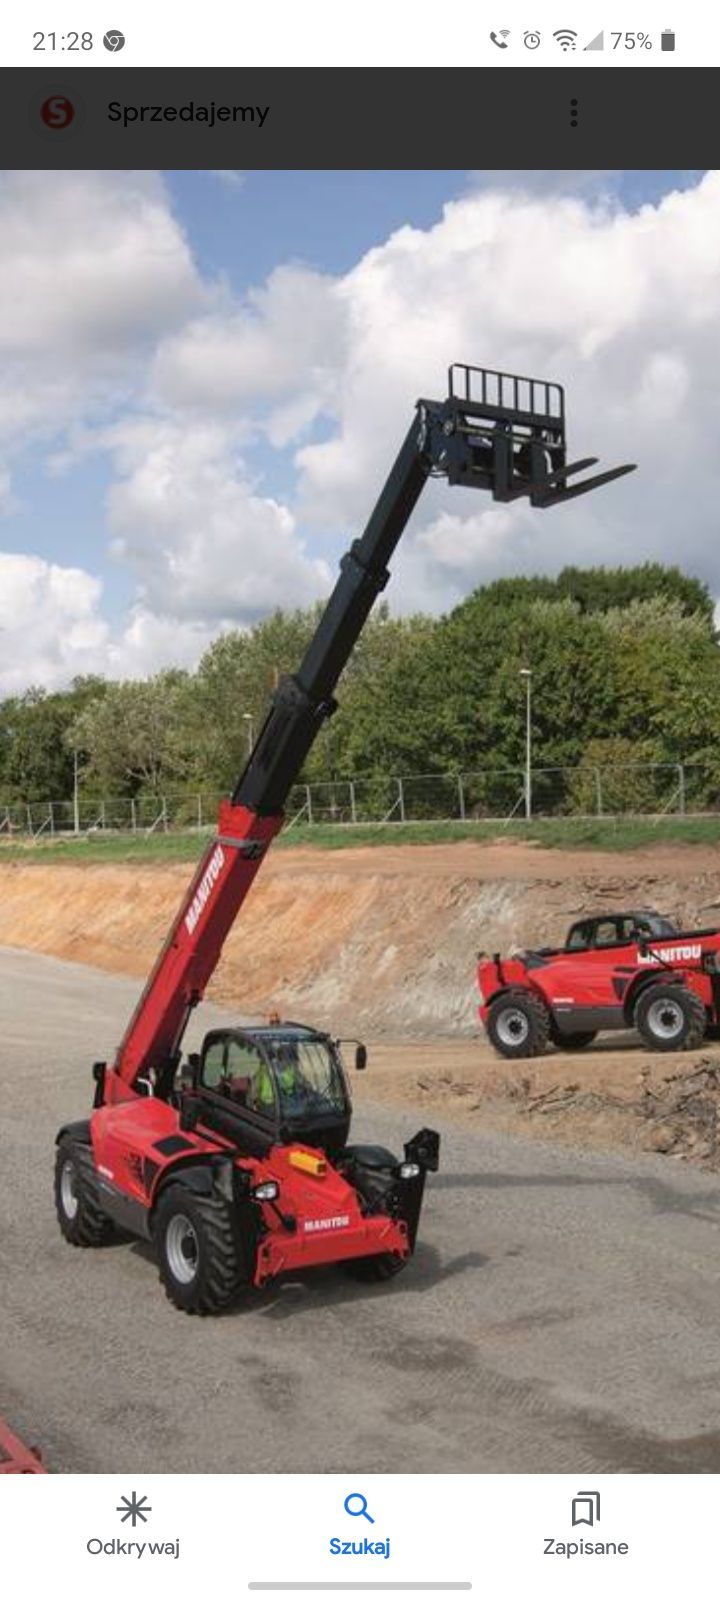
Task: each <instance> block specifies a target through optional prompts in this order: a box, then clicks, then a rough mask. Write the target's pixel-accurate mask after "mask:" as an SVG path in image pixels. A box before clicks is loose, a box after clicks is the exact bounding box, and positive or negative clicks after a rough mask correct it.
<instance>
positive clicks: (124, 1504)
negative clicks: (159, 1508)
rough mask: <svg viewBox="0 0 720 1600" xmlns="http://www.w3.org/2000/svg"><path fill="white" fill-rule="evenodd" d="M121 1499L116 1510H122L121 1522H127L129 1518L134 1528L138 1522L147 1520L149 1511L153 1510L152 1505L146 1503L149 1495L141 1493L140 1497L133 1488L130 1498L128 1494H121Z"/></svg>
mask: <svg viewBox="0 0 720 1600" xmlns="http://www.w3.org/2000/svg"><path fill="white" fill-rule="evenodd" d="M120 1501H121V1504H120V1505H119V1506H116V1507H115V1510H116V1511H119V1512H120V1521H121V1522H127V1520H128V1518H129V1519H130V1522H131V1523H132V1526H133V1528H134V1527H135V1524H136V1522H147V1516H148V1512H149V1511H152V1506H149V1505H147V1504H146V1501H147V1495H141V1497H140V1499H138V1497H137V1495H136V1493H135V1490H134V1489H133V1492H132V1494H131V1496H130V1499H129V1500H128V1498H127V1495H124V1494H121V1496H120Z"/></svg>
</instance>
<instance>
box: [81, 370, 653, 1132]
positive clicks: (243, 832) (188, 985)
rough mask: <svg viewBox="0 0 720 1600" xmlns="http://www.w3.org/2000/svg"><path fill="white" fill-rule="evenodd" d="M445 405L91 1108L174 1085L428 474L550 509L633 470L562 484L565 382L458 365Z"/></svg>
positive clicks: (268, 738) (208, 856)
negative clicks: (192, 1018)
mask: <svg viewBox="0 0 720 1600" xmlns="http://www.w3.org/2000/svg"><path fill="white" fill-rule="evenodd" d="M448 391H449V392H448V397H447V399H446V400H444V401H442V402H438V401H432V400H419V401H418V402H417V406H416V409H415V414H414V416H413V420H412V422H411V424H410V427H409V429H408V432H407V434H406V436H405V439H404V441H403V443H402V445H401V447H400V449H399V451H398V454H397V456H396V458H395V461H394V463H393V465H392V467H391V469H390V472H389V473H388V476H387V479H386V481H385V484H384V486H383V488H382V490H381V492H380V495H379V497H378V500H377V502H376V505H375V507H374V510H373V512H372V514H371V516H370V519H369V521H368V523H367V526H366V528H365V530H364V532H363V533H362V535H361V536H360V538H358V539H356V540H354V542H353V544H352V545H351V546H350V549H349V550H348V551H347V553H346V554H345V555H344V556H343V558H342V560H341V563H340V575H339V577H338V580H337V582H336V584H335V588H334V589H333V592H332V594H331V596H330V599H329V600H328V603H327V605H326V607H325V610H324V611H323V613H322V616H321V618H320V621H319V623H318V626H317V629H316V631H315V634H314V636H313V638H312V639H311V641H310V644H309V645H308V647H307V650H306V652H305V655H304V657H303V660H302V662H301V664H300V667H299V668H298V671H297V672H296V673H295V674H293V675H292V676H290V677H285V678H283V679H281V681H280V684H279V685H278V688H277V690H276V692H275V695H274V697H273V700H272V702H271V705H270V709H269V711H268V715H267V717H266V719H265V722H264V723H263V726H262V728H261V729H260V732H259V734H258V737H257V740H256V743H255V746H254V748H253V750H252V752H251V754H250V757H249V759H248V762H247V765H246V767H245V769H244V771H243V772H242V773H241V775H240V777H239V779H238V782H237V784H236V787H235V790H234V792H233V795H232V799H231V800H230V801H229V802H228V801H226V802H223V805H222V806H221V809H220V816H219V821H218V832H217V835H216V837H215V838H214V839H213V840H212V841H211V842H210V844H209V845H208V848H207V850H206V851H205V853H204V855H203V857H202V860H201V862H200V865H199V866H198V868H197V871H196V873H195V876H194V878H193V880H192V882H191V884H190V887H189V889H188V891H187V894H186V895H185V897H184V899H183V902H182V904H181V906H180V909H179V911H178V913H177V915H176V917H175V920H174V922H173V925H172V927H171V929H170V932H169V934H168V937H167V939H166V941H165V944H164V946H163V948H162V950H161V952H160V955H159V956H158V959H157V961H156V963H155V966H154V968H153V970H152V972H151V974H150V977H149V979H148V982H147V984H146V986H145V989H144V991H143V993H142V995H141V997H140V1000H139V1002H138V1005H137V1006H136V1008H135V1011H134V1013H133V1016H132V1018H131V1020H130V1023H129V1025H128V1028H127V1030H126V1032H125V1035H124V1038H123V1040H122V1042H121V1044H120V1047H119V1049H118V1052H117V1055H116V1058H115V1064H114V1071H113V1072H111V1073H109V1074H107V1075H105V1077H103V1078H102V1079H101V1081H100V1082H99V1085H98V1095H97V1103H99V1104H100V1103H102V1102H103V1099H105V1100H114V1099H124V1098H127V1097H128V1095H132V1094H133V1093H134V1092H136V1086H137V1084H138V1079H140V1078H142V1077H143V1076H144V1075H145V1074H146V1073H148V1072H152V1073H153V1074H154V1077H155V1086H156V1091H158V1092H160V1093H162V1092H167V1090H168V1089H169V1087H170V1085H171V1082H172V1077H173V1074H174V1071H175V1068H176V1066H177V1064H178V1062H179V1058H180V1046H181V1042H182V1036H183V1033H184V1030H185V1026H186V1023H187V1020H188V1017H189V1015H190V1012H191V1010H192V1008H193V1006H195V1005H197V1004H198V1002H199V1001H200V1000H201V999H202V997H203V995H204V993H205V989H206V986H207V984H208V982H209V979H210V978H211V977H212V974H213V972H214V970H215V967H216V966H217V963H218V961H219V959H220V955H221V952H222V948H223V944H224V942H225V939H226V937H227V934H228V933H229V931H230V928H231V927H232V925H233V923H234V921H235V918H236V917H237V915H238V912H239V911H240V909H241V907H242V905H243V902H244V900H245V897H246V895H247V894H248V892H249V890H250V888H251V886H252V883H253V881H254V879H255V875H256V873H257V871H258V868H259V866H260V864H261V861H262V859H263V857H264V855H265V852H266V850H267V848H268V845H269V844H270V842H271V840H272V839H273V838H274V836H275V834H276V833H277V832H278V831H279V829H280V828H281V826H282V823H283V806H284V804H285V801H286V799H287V795H288V792H289V790H290V789H291V787H292V785H293V784H294V783H295V781H296V780H297V777H298V775H299V773H300V772H301V770H302V767H303V764H304V762H305V759H306V757H307V755H308V752H309V751H310V749H311V747H312V745H313V743H314V741H315V739H316V737H317V734H318V732H319V730H320V728H321V727H322V724H323V722H324V721H325V719H326V718H327V717H329V716H331V715H332V713H333V711H334V710H335V705H336V703H335V699H334V691H335V689H336V687H337V683H338V680H339V678H340V676H341V674H342V672H343V669H344V667H345V666H346V664H347V662H348V659H349V657H350V655H351V654H352V651H353V649H354V646H355V644H356V642H357V639H358V637H359V635H360V633H361V632H362V629H363V627H364V625H365V622H366V620H367V617H368V615H369V612H370V610H371V609H372V606H373V604H374V602H375V600H376V598H377V596H378V595H379V594H380V593H381V591H382V590H383V589H384V588H385V585H386V583H387V582H388V578H389V576H390V574H389V570H388V565H389V562H390V559H391V557H392V555H393V552H394V550H395V548H396V546H397V544H398V541H399V539H400V538H401V536H402V534H403V531H404V529H405V527H406V526H407V523H408V521H409V519H410V517H411V515H412V512H413V510H414V507H415V505H416V504H417V501H418V499H419V497H420V495H421V493H422V490H423V488H424V485H425V483H426V482H427V480H428V478H429V477H431V476H433V477H443V478H446V479H447V480H448V482H449V483H451V484H460V485H464V486H465V487H468V488H476V489H484V490H486V491H489V492H490V493H491V494H492V495H493V497H494V499H496V500H500V501H511V500H515V499H518V498H519V497H520V496H527V497H528V498H529V499H530V502H531V504H533V505H535V506H539V507H545V506H548V505H554V504H557V503H559V502H561V501H562V500H563V499H570V498H572V497H574V496H576V495H578V494H580V493H585V492H586V491H587V490H588V489H592V488H595V487H598V486H599V485H600V484H602V483H606V482H608V481H610V479H612V478H614V477H619V476H621V475H622V474H623V473H625V472H632V471H633V468H632V466H624V467H615V468H613V469H612V471H611V472H606V473H603V474H601V475H600V476H598V477H596V478H591V479H589V480H585V481H584V482H583V483H581V484H578V485H575V486H573V487H572V488H568V487H567V479H568V477H570V476H571V474H573V473H575V472H577V471H579V470H581V469H582V468H584V467H587V466H590V465H594V463H595V460H596V458H595V457H588V458H586V459H585V460H583V461H580V462H576V463H574V464H572V465H570V466H568V464H567V454H566V442H565V401H564V392H563V390H562V388H561V387H560V385H559V384H550V383H546V382H545V381H544V380H540V379H530V378H522V377H520V376H518V375H515V374H511V373H501V372H495V371H491V370H490V369H488V368H479V367H467V366H460V365H455V366H453V367H451V368H450V373H449V382H448Z"/></svg>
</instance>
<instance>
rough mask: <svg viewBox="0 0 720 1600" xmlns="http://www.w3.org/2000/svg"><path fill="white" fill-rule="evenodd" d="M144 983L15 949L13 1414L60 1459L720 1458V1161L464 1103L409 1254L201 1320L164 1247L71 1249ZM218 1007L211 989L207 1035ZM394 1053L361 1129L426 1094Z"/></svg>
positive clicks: (4, 1398) (8, 1273) (7, 1409)
mask: <svg viewBox="0 0 720 1600" xmlns="http://www.w3.org/2000/svg"><path fill="white" fill-rule="evenodd" d="M137 989H138V984H137V981H132V980H128V979H122V978H117V977H113V976H110V975H107V974H104V973H101V972H97V971H93V970H91V969H89V968H87V967H83V966H80V965H78V964H70V963H65V962H60V961H56V960H53V959H50V958H47V957H41V956H37V955H33V954H28V953H26V952H22V951H17V950H15V951H13V950H4V951H0V1038H2V1041H3V1045H2V1055H1V1058H0V1060H1V1072H2V1112H3V1114H2V1122H1V1127H0V1156H1V1159H0V1257H1V1260H2V1294H1V1295H0V1412H2V1413H3V1414H4V1415H5V1416H6V1417H7V1418H8V1420H10V1421H11V1423H12V1424H13V1425H14V1426H15V1428H16V1429H17V1431H18V1432H20V1433H21V1434H22V1435H23V1436H24V1437H25V1438H27V1439H29V1440H37V1441H39V1442H41V1443H42V1445H43V1447H44V1450H45V1454H46V1460H47V1464H48V1466H49V1467H50V1468H51V1470H53V1471H59V1472H81V1471H84V1472H101V1473H102V1472H111V1471H112V1472H126V1471H127V1472H138V1471H144V1472H147V1471H155V1472H183V1471H184V1472H239V1471H253V1472H264V1471H275V1472H282V1471H297V1472H313V1471H316V1472H320V1471H322V1472H341V1471H346V1470H348V1469H350V1468H352V1469H353V1470H354V1471H356V1472H362V1473H366V1472H383V1471H385V1472H393V1471H395V1472H406V1471H408V1470H411V1471H418V1472H426V1471H433V1472H573V1473H576V1474H583V1475H586V1474H589V1473H597V1472H651V1473H656V1472H663V1473H670V1472H717V1471H718V1470H720V1434H719V1433H718V1431H717V1424H716V1419H717V1416H718V1414H719V1412H720V1325H719V1323H718V1315H717V1308H718V1297H719V1294H720V1232H719V1228H720V1184H718V1181H717V1178H716V1177H715V1176H714V1175H708V1174H706V1173H704V1172H701V1171H697V1170H693V1169H692V1168H691V1167H689V1166H687V1165H685V1164H683V1163H679V1162H673V1161H668V1160H663V1159H661V1158H660V1157H658V1156H653V1155H644V1156H637V1155H633V1157H632V1158H631V1159H629V1158H628V1157H626V1156H624V1155H622V1154H608V1153H606V1152H601V1151H589V1150H580V1149H577V1148H575V1147H574V1146H572V1145H570V1144H568V1145H567V1146H565V1147H561V1146H559V1145H558V1144H557V1143H554V1144H548V1143H544V1142H541V1141H537V1142H535V1143H533V1144H530V1143H529V1142H528V1141H527V1140H526V1139H525V1140H520V1139H517V1138H513V1137H509V1136H508V1135H507V1134H504V1133H500V1132H497V1131H495V1130H493V1129H492V1128H491V1127H490V1126H489V1125H488V1123H487V1121H486V1120H485V1119H484V1117H478V1118H476V1117H475V1113H472V1114H471V1116H470V1117H468V1118H467V1119H466V1121H465V1123H464V1125H463V1126H460V1124H459V1123H458V1122H455V1121H451V1120H450V1119H447V1118H444V1117H440V1118H438V1119H437V1125H438V1126H439V1127H440V1129H441V1131H442V1134H443V1150H442V1164H441V1171H440V1172H439V1174H438V1175H437V1176H435V1177H433V1178H432V1179H431V1181H430V1184H429V1189H428V1194H427V1198H426V1205H425V1210H424V1214H423V1219H422V1226H421V1238H420V1242H419V1245H418V1250H417V1253H416V1256H415V1258H414V1260H413V1262H412V1263H411V1264H410V1266H409V1267H408V1268H407V1270H406V1271H405V1272H404V1273H403V1274H402V1275H401V1276H400V1277H399V1278H397V1279H395V1280H394V1281H393V1282H391V1283H390V1284H386V1285H375V1286H371V1287H370V1286H361V1285H358V1284H355V1283H352V1282H350V1281H349V1280H348V1279H347V1278H346V1277H345V1276H344V1274H343V1273H342V1272H341V1271H340V1270H337V1269H334V1270H333V1269H328V1270H327V1271H323V1272H317V1273H315V1274H312V1273H308V1274H307V1275H306V1276H305V1277H304V1278H300V1277H298V1278H295V1279H290V1280H287V1281H286V1282H284V1283H282V1284H278V1285H276V1286H274V1287H273V1288H272V1289H268V1290H267V1291H264V1292H262V1293H260V1294H258V1295H257V1296H256V1297H253V1298H252V1299H251V1302H250V1304H246V1305H244V1306H241V1307H239V1308H238V1310H237V1311H236V1312H234V1313H232V1314H229V1315H226V1316H225V1317H222V1318H217V1319H209V1320H206V1321H203V1322H198V1321H197V1320H196V1319H191V1318H187V1317H183V1316H182V1315H181V1314H180V1313H178V1312H176V1311H175V1310H174V1309H173V1308H172V1307H171V1306H170V1305H169V1303H168V1302H167V1300H166V1299H165V1296H164V1294H163V1293H162V1291H161V1289H160V1286H159V1284H158V1281H157V1275H156V1269H155V1266H154V1263H153V1261H152V1258H151V1254H150V1252H149V1250H148V1249H147V1248H146V1247H145V1246H143V1245H140V1244H137V1243H132V1242H130V1241H118V1242H117V1243H115V1244H114V1245H113V1246H111V1247H108V1248H106V1249H103V1250H96V1251H80V1250H72V1249H71V1248H70V1247H69V1246H68V1245H67V1244H66V1243H65V1241H64V1240H63V1239H62V1237H61V1235H60V1233H59V1230H58V1227H57V1224H56V1220H55V1216H54V1213H53V1207H52V1199H51V1169H52V1158H53V1141H54V1137H55V1132H56V1129H57V1127H58V1125H59V1124H60V1123H61V1122H62V1121H65V1120H67V1119H68V1118H73V1117H77V1116H83V1115H85V1114H86V1112H87V1109H88V1103H89V1097H90V1089H91V1085H90V1080H89V1063H90V1061H91V1060H92V1059H94V1058H95V1057H97V1056H99V1055H102V1054H103V1053H106V1052H108V1051H109V1050H110V1049H111V1048H112V1045H113V1042H114V1041H115V1039H116V1038H117V1037H118V1035H119V1033H120V1032H121V1030H122V1027H123V1024H124V1022H125V1019H126V1017H127V1015H128V1014H129V1011H130V1009H131V1006H132V1004H133V1002H134V1000H135V998H136V995H137ZM218 1020H219V1013H218V1012H217V1011H215V1010H214V1008H212V1007H203V1008H202V1012H201V1013H200V1014H199V1015H198V1016H196V1018H195V1019H194V1023H193V1028H194V1037H193V1038H192V1039H191V1040H190V1041H189V1042H190V1043H194V1042H196V1039H197V1032H198V1030H199V1028H201V1027H204V1026H208V1025H212V1024H213V1023H215V1022H216V1021H218ZM456 1048H457V1046H455V1045H452V1044H446V1045H443V1046H442V1050H443V1052H444V1051H445V1050H447V1051H448V1054H447V1056H445V1055H444V1054H443V1055H442V1057H440V1056H439V1055H438V1056H434V1057H433V1063H432V1067H433V1070H436V1069H438V1067H441V1069H442V1071H443V1072H444V1071H445V1069H446V1068H447V1070H448V1071H450V1070H451V1069H453V1067H454V1066H455V1069H457V1063H456V1062H455V1057H454V1055H453V1052H454V1051H455V1050H456ZM467 1048H468V1047H467V1046H466V1045H465V1044H463V1043H462V1042H461V1043H460V1051H461V1053H462V1052H464V1051H465V1050H466V1049H467ZM397 1059H398V1063H399V1064H400V1065H399V1070H402V1071H405V1070H408V1071H410V1072H419V1073H420V1074H422V1075H423V1076H424V1074H425V1072H426V1070H427V1069H426V1067H425V1066H424V1065H423V1060H422V1059H421V1058H420V1057H418V1058H417V1059H415V1058H413V1059H412V1060H411V1059H409V1058H407V1057H405V1056H404V1055H403V1053H402V1052H400V1055H399V1056H398V1057H397ZM392 1066H393V1057H392V1055H391V1054H390V1053H388V1055H387V1056H385V1057H383V1055H382V1053H381V1052H380V1051H377V1052H374V1059H373V1061H372V1062H371V1066H370V1068H369V1070H368V1072H367V1073H366V1074H365V1076H364V1077H359V1078H357V1079H356V1085H357V1089H358V1091H359V1096H358V1102H359V1103H358V1107H357V1115H356V1120H355V1129H354V1131H355V1133H356V1135H357V1136H358V1137H360V1138H371V1139H376V1140H378V1139H379V1140H381V1141H382V1142H384V1143H387V1144H389V1145H391V1146H395V1148H399V1146H400V1145H401V1143H402V1140H403V1137H404V1136H406V1135H407V1133H410V1132H413V1131H414V1130H415V1128H416V1127H417V1125H418V1123H419V1122H422V1121H424V1120H426V1118H425V1115H424V1108H423V1111H422V1112H421V1113H420V1115H418V1108H417V1107H415V1109H414V1111H413V1113H412V1115H411V1113H410V1112H409V1111H408V1110H403V1111H402V1112H400V1111H399V1110H394V1109H393V1108H392V1107H390V1106H388V1105H384V1106H379V1105H373V1104H372V1099H371V1097H372V1096H373V1095H375V1094H376V1092H377V1089H378V1088H379V1086H380V1082H381V1080H382V1078H383V1076H384V1075H385V1074H386V1073H388V1072H391V1071H392ZM427 1120H430V1119H429V1118H428V1119H427ZM435 1120H436V1119H435V1117H434V1115H433V1117H432V1121H435ZM578 1481H579V1480H578Z"/></svg>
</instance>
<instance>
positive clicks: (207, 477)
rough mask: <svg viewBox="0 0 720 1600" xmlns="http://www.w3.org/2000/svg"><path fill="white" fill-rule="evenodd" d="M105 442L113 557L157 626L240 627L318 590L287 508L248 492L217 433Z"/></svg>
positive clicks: (142, 433)
mask: <svg viewBox="0 0 720 1600" xmlns="http://www.w3.org/2000/svg"><path fill="white" fill-rule="evenodd" d="M113 442H114V445H115V448H116V450H117V451H118V453H119V457H120V459H121V461H122V464H123V468H124V476H123V478H122V481H120V482H118V483H116V484H115V485H114V487H113V488H112V490H111V492H110V497H109V526H110V530H111V532H112V534H113V536H114V545H113V549H114V554H115V556H116V559H118V560H120V561H123V562H124V563H126V564H127V565H128V566H130V568H131V569H132V571H133V572H134V573H135V575H136V577H137V579H138V582H139V592H140V596H141V600H142V603H143V606H144V607H147V608H149V610H150V611H151V612H153V613H154V614H155V615H156V616H157V617H162V616H163V615H164V616H166V617H171V618H179V619H182V620H183V621H185V622H186V623H192V622H193V621H195V622H196V623H198V624H204V625H207V624H209V623H214V624H215V626H216V628H217V627H219V626H220V625H221V624H222V623H227V622H229V621H234V622H236V623H240V624H246V623H248V622H252V621H255V620H257V619H259V618H260V617H262V616H264V615H265V614H266V613H267V612H268V611H270V610H272V609H273V608H274V607H276V606H280V605H296V606H304V605H307V604H308V603H309V602H310V601H312V600H315V599H316V598H317V597H318V595H319V594H321V593H323V592H325V591H326V590H327V588H328V586H329V583H330V572H329V569H328V568H327V566H326V564H325V563H324V562H323V561H321V560H317V559H311V558H310V557H308V556H307V555H306V553H305V551H304V549H303V546H302V543H301V541H300V540H299V538H298V536H297V532H296V528H295V521H294V518H293V516H292V515H291V513H290V511H289V510H288V509H287V507H286V506H284V505H282V504H280V503H279V501H277V500H274V499H272V498H270V497H268V496H263V495H261V494H259V493H257V492H256V490H255V489H254V488H253V485H252V484H251V483H250V482H249V481H248V479H247V477H246V476H245V474H244V472H243V468H242V463H241V462H240V461H239V460H238V459H237V456H236V453H235V450H234V448H233V442H232V434H231V433H228V431H227V430H226V429H224V428H223V427H222V426H220V425H218V424H216V423H210V424H205V425H201V424H199V423H190V424H187V423H185V424H178V423H175V422H170V421H166V422H160V421H158V422H153V421H145V422H143V423H140V424H138V425H133V424H129V425H127V426H126V427H125V428H122V427H118V428H117V429H116V430H115V433H114V435H113Z"/></svg>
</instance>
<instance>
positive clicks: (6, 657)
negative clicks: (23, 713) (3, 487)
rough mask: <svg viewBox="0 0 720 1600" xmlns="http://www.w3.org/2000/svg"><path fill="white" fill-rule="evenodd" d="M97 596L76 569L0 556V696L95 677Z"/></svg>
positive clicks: (103, 639)
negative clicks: (81, 675) (84, 675)
mask: <svg viewBox="0 0 720 1600" xmlns="http://www.w3.org/2000/svg"><path fill="white" fill-rule="evenodd" d="M100 595H101V585H100V583H99V582H98V579H97V578H93V577H91V575H90V573H88V572H84V571H83V570H82V569H81V568H79V567H62V566H59V565H57V564H56V563H54V562H50V561H43V560H41V559H40V557H39V556H27V555H20V554H11V553H9V552H0V692H1V693H3V694H16V693H21V692H22V690H23V689H25V688H27V686H28V684H31V683H32V684H42V685H44V686H45V687H49V688H52V687H54V686H55V685H57V684H60V683H66V682H67V681H68V679H69V678H71V677H72V676H73V675H74V674H75V673H81V672H91V671H95V670H96V669H97V666H98V660H99V659H102V657H103V654H104V650H105V646H106V643H107V638H108V627H107V624H106V623H105V622H104V621H103V619H102V617H101V616H100V614H99V609H98V607H99V601H100Z"/></svg>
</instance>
